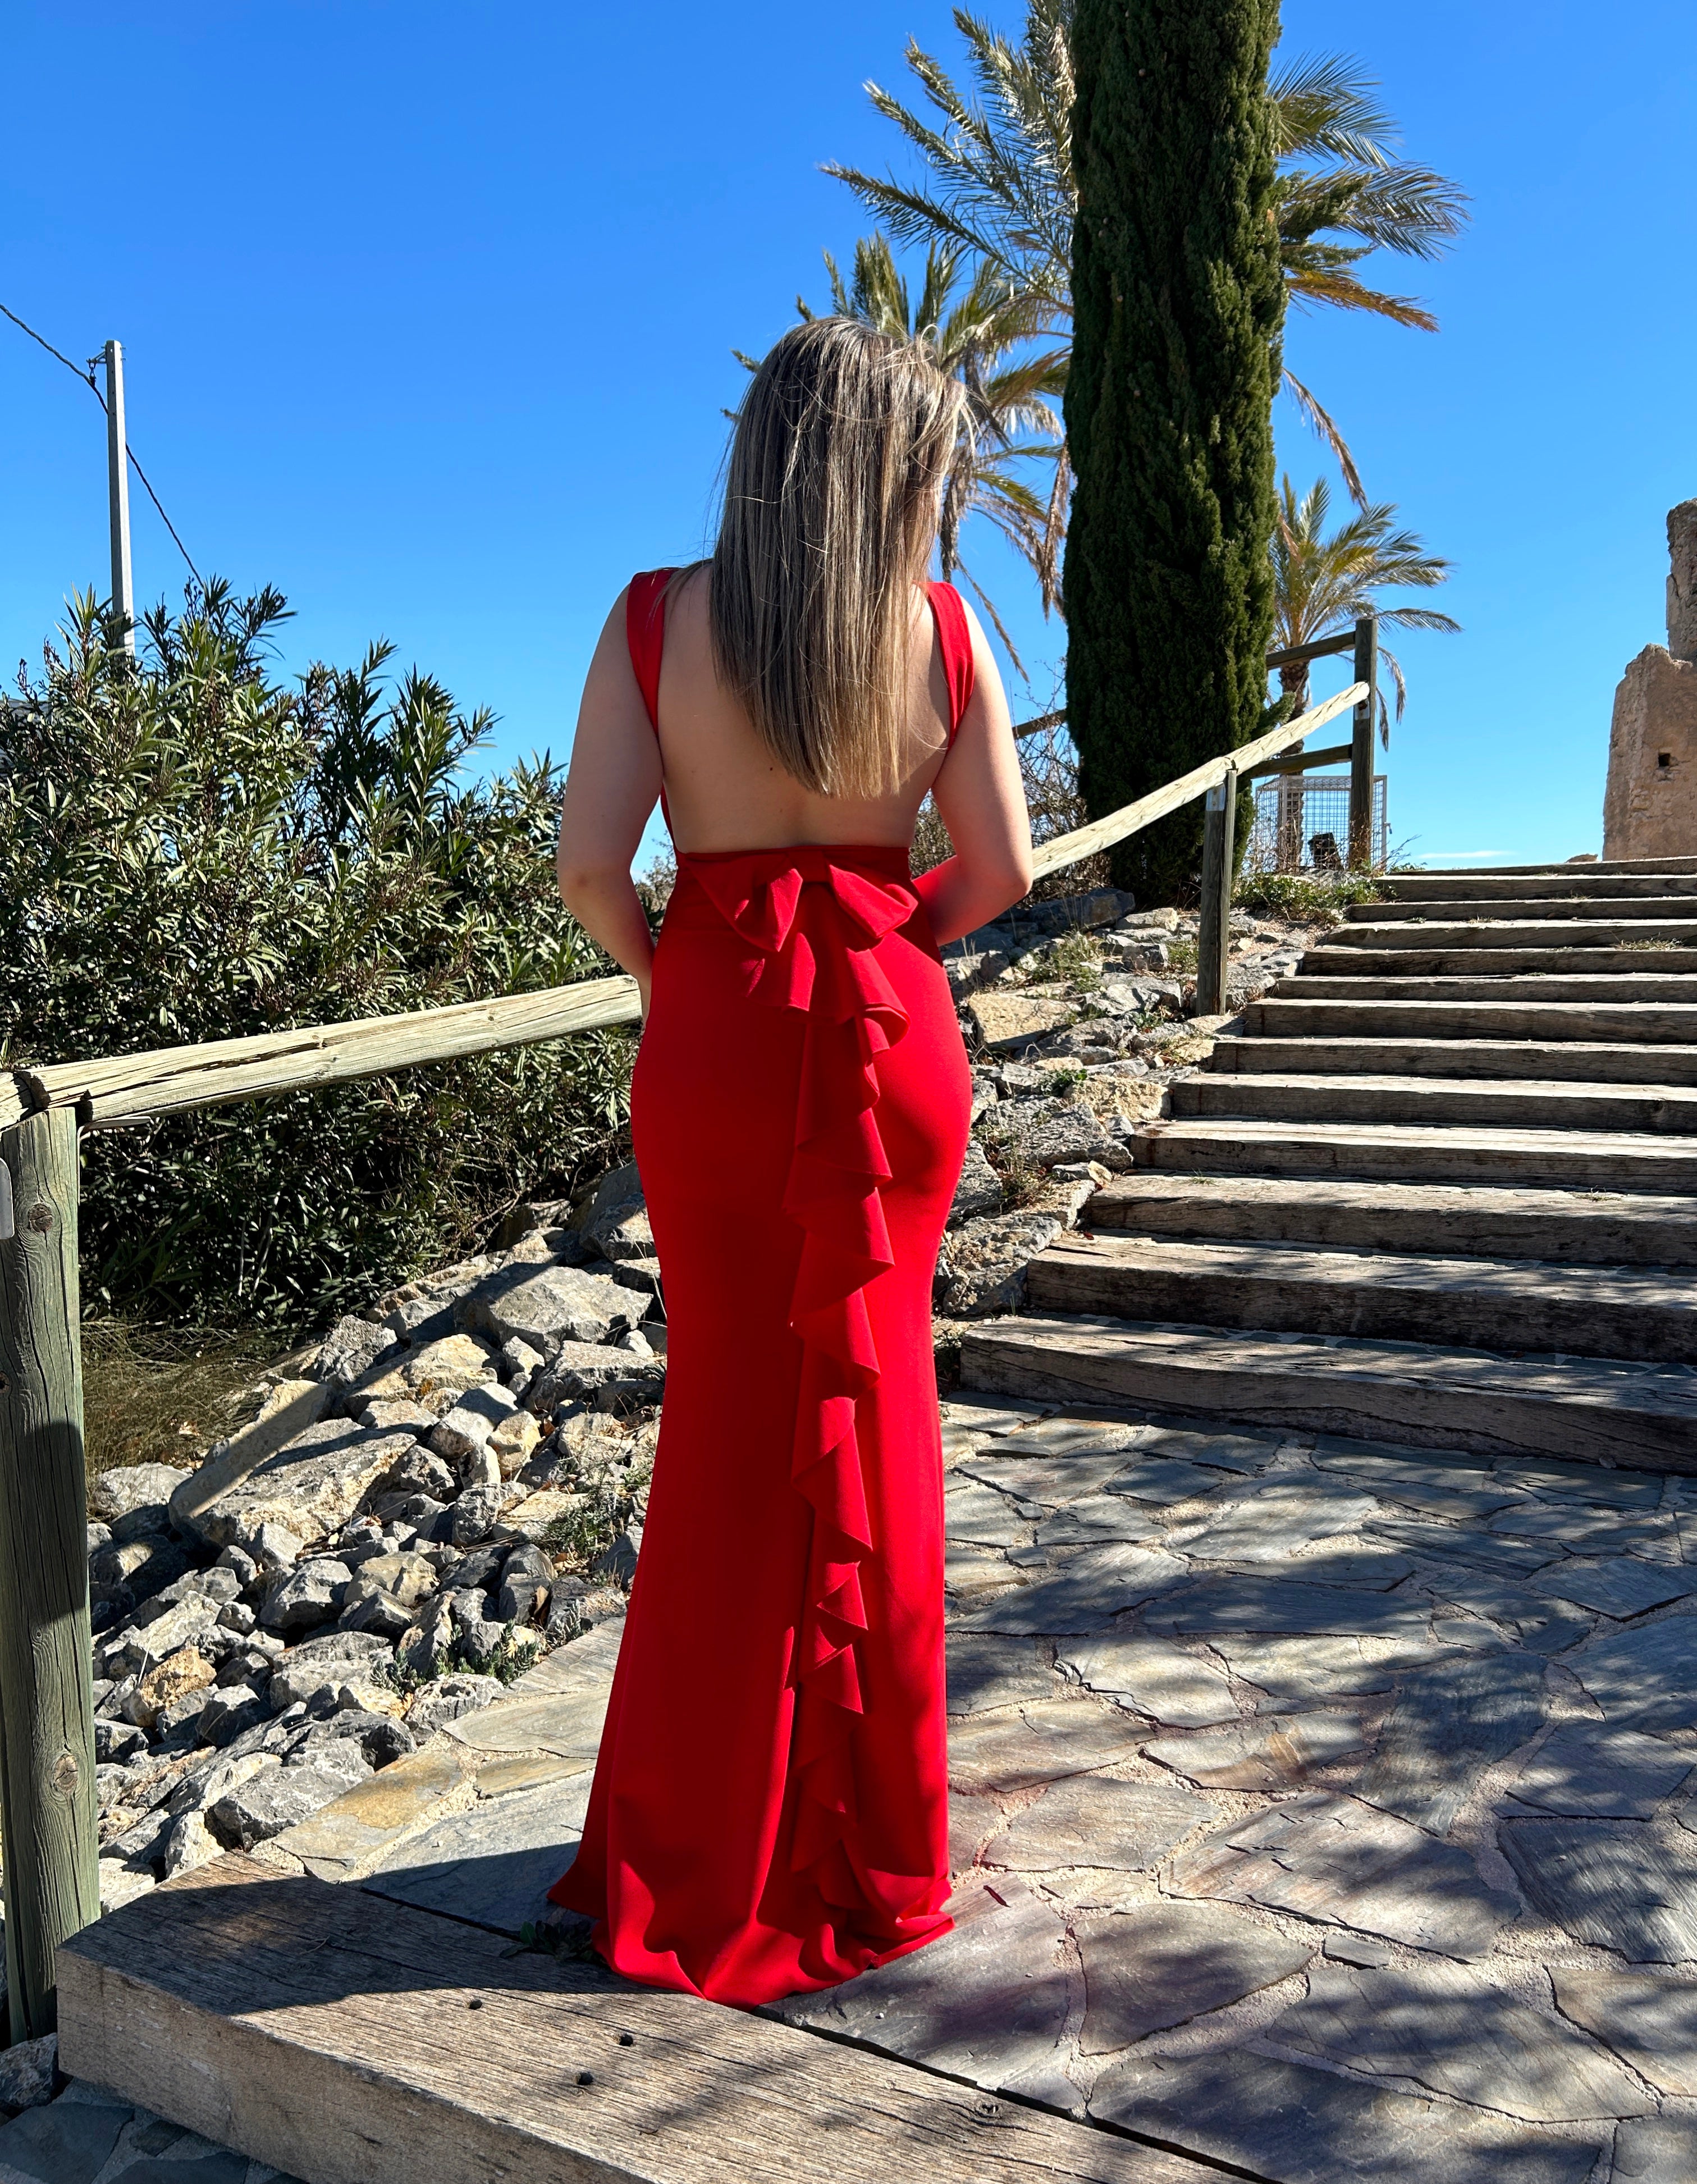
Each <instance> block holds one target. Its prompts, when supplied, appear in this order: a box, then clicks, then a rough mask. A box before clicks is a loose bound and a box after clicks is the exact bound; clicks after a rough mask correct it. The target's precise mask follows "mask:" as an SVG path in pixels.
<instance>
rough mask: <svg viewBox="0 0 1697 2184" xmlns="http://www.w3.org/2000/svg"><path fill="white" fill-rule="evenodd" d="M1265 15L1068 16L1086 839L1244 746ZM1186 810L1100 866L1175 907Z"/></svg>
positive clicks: (1263, 306)
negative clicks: (1128, 807) (1140, 801)
mask: <svg viewBox="0 0 1697 2184" xmlns="http://www.w3.org/2000/svg"><path fill="white" fill-rule="evenodd" d="M1277 22H1278V8H1277V0H1077V8H1076V14H1075V20H1074V31H1073V53H1074V62H1075V68H1076V71H1077V102H1076V103H1075V105H1074V108H1073V120H1072V137H1073V161H1074V166H1075V170H1076V173H1077V185H1078V212H1077V222H1076V225H1075V226H1074V230H1073V262H1072V289H1073V307H1074V328H1073V343H1072V361H1071V369H1070V372H1069V376H1068V380H1067V387H1066V430H1067V437H1068V442H1069V445H1070V448H1071V458H1072V463H1073V467H1074V470H1075V472H1076V476H1077V483H1076V487H1075V490H1074V494H1073V501H1072V511H1071V519H1070V524H1069V529H1068V537H1067V544H1066V560H1065V585H1064V596H1065V610H1066V618H1067V666H1066V681H1067V707H1068V726H1069V728H1070V730H1071V735H1072V738H1073V740H1074V742H1075V744H1077V749H1078V753H1079V760H1080V783H1081V788H1082V794H1083V796H1084V799H1085V803H1086V805H1087V806H1088V810H1089V812H1090V815H1091V816H1092V817H1093V818H1099V817H1101V816H1104V815H1105V814H1106V813H1108V812H1110V811H1114V810H1116V809H1117V807H1118V806H1120V805H1123V804H1129V803H1130V802H1131V801H1132V799H1133V798H1135V797H1138V796H1142V795H1145V794H1148V792H1149V790H1151V789H1153V788H1159V787H1160V785H1161V784H1162V783H1164V782H1167V781H1171V779H1172V778H1173V777H1175V776H1176V775H1177V774H1181V773H1183V772H1188V769H1189V768H1190V767H1192V766H1199V765H1200V764H1201V763H1202V761H1203V760H1205V759H1208V758H1212V757H1215V756H1217V755H1218V754H1219V753H1221V751H1225V750H1229V749H1232V747H1233V746H1234V745H1236V744H1240V743H1244V742H1245V741H1247V740H1248V738H1249V737H1250V736H1251V735H1253V734H1254V733H1255V729H1256V727H1257V726H1258V725H1259V723H1260V720H1261V717H1262V709H1263V706H1264V704H1265V699H1266V666H1265V664H1264V663H1265V654H1266V645H1267V639H1268V637H1269V635H1270V633H1271V627H1272V571H1271V557H1270V542H1271V536H1272V526H1273V515H1274V500H1273V452H1272V415H1271V412H1272V397H1273V391H1274V389H1275V387H1277V378H1278V348H1279V333H1280V329H1281V326H1282V321H1283V313H1284V288H1283V282H1282V277H1281V274H1280V268H1279V257H1278V236H1277V228H1276V226H1275V221H1274V208H1273V181H1274V148H1273V135H1272V117H1271V108H1270V105H1269V103H1268V100H1267V97H1266V75H1267V62H1268V58H1269V56H1270V54H1271V48H1272V45H1273V42H1274V38H1275V36H1276V35H1277ZM1201 836H1202V812H1201V806H1200V805H1189V806H1188V808H1187V809H1185V810H1184V811H1178V812H1175V813H1174V814H1173V815H1172V816H1171V818H1168V819H1165V820H1163V821H1161V822H1160V823H1159V824H1158V825H1157V826H1155V827H1151V828H1149V829H1147V830H1146V831H1145V832H1144V833H1141V834H1138V835H1134V836H1133V837H1132V839H1131V840H1130V841H1129V842H1127V843H1124V844H1121V847H1120V848H1119V849H1118V850H1116V852H1115V855H1114V866H1115V878H1116V882H1117V883H1118V884H1120V885H1121V886H1122V887H1128V888H1131V889H1133V890H1134V891H1135V892H1136V894H1138V897H1139V899H1140V900H1143V901H1145V902H1169V901H1171V900H1173V899H1174V898H1175V896H1177V895H1179V894H1182V892H1183V891H1184V890H1185V889H1187V888H1188V887H1189V886H1191V885H1193V883H1194V881H1195V877H1196V875H1197V872H1198V871H1199V866H1200V858H1201Z"/></svg>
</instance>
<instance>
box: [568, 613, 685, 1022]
mask: <svg viewBox="0 0 1697 2184" xmlns="http://www.w3.org/2000/svg"><path fill="white" fill-rule="evenodd" d="M659 793H660V753H659V739H658V738H657V737H656V736H655V734H654V730H653V728H652V727H650V726H649V725H648V708H647V707H646V706H645V705H643V694H642V692H641V691H640V690H639V689H638V688H637V678H636V675H635V673H634V672H633V671H632V666H631V655H630V649H629V647H628V646H627V644H626V639H625V594H624V593H622V592H620V594H619V596H618V598H617V599H616V600H615V602H614V605H613V611H612V613H611V614H610V615H609V616H608V617H607V622H606V627H604V629H603V631H602V632H601V641H600V643H598V645H597V646H596V648H595V657H594V659H593V660H591V662H590V663H589V674H588V677H587V681H586V682H585V683H584V685H583V702H582V704H581V705H580V706H579V707H578V711H577V733H576V736H575V737H574V738H573V740H572V745H571V768H570V772H569V773H568V774H567V776H566V781H565V802H564V803H563V805H561V807H560V815H559V848H558V850H556V852H555V855H554V868H555V870H556V872H558V873H559V892H560V898H561V900H563V901H564V903H565V906H566V908H567V909H568V910H569V911H570V912H571V914H572V916H573V917H575V918H576V920H577V922H578V923H579V924H580V925H581V927H582V928H583V929H584V931H585V932H586V933H587V934H588V935H589V937H590V939H592V940H593V941H595V942H596V943H597V944H598V945H599V946H601V947H603V948H604V949H605V950H606V951H607V953H608V954H609V956H611V957H612V958H613V961H615V963H618V964H620V965H621V966H622V967H623V968H624V969H626V971H628V972H630V973H631V976H632V978H634V979H635V980H636V982H637V985H638V986H639V987H640V989H642V996H643V1015H644V1016H646V1015H647V1014H648V977H649V971H650V967H651V966H652V963H653V961H654V941H653V939H652V937H651V936H650V934H649V932H648V918H647V917H646V915H645V914H644V912H643V905H642V902H641V900H640V899H639V897H638V896H637V890H636V888H635V886H634V885H633V884H632V879H631V860H632V858H633V857H634V856H635V855H636V854H637V847H638V845H639V844H640V843H641V841H642V838H643V827H646V826H647V825H648V816H649V814H650V813H651V812H652V811H653V810H654V805H655V804H656V803H657V801H658V800H659Z"/></svg>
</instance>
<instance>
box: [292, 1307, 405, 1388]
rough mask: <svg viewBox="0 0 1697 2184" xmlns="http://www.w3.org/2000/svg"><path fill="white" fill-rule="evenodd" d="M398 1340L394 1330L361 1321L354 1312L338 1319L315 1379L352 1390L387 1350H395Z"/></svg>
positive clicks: (316, 1365) (317, 1362)
mask: <svg viewBox="0 0 1697 2184" xmlns="http://www.w3.org/2000/svg"><path fill="white" fill-rule="evenodd" d="M397 1341H398V1336H397V1335H396V1333H395V1330H394V1329H393V1328H392V1327H384V1326H382V1325H381V1324H380V1323H377V1322H376V1321H373V1320H369V1319H357V1318H354V1317H353V1314H352V1313H351V1312H350V1313H349V1314H348V1316H347V1317H346V1318H342V1319H338V1320H337V1323H336V1324H335V1326H334V1327H332V1328H331V1330H330V1332H329V1334H326V1335H325V1338H324V1341H323V1343H322V1344H321V1345H320V1349H319V1353H318V1357H317V1358H316V1359H315V1361H314V1366H313V1377H314V1379H318V1380H337V1381H340V1382H341V1383H342V1385H343V1386H344V1387H348V1388H351V1387H352V1386H353V1384H354V1383H355V1381H357V1380H359V1379H363V1378H364V1375H365V1374H366V1373H369V1372H370V1369H371V1368H372V1366H373V1365H374V1364H375V1363H376V1361H377V1359H378V1358H379V1357H381V1355H382V1354H383V1352H384V1351H386V1350H392V1349H393V1348H394V1347H395V1346H396V1343H397Z"/></svg>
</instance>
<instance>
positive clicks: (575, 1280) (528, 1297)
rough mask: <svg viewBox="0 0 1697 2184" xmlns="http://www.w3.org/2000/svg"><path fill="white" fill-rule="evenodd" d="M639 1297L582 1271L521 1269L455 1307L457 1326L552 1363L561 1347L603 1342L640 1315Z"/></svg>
mask: <svg viewBox="0 0 1697 2184" xmlns="http://www.w3.org/2000/svg"><path fill="white" fill-rule="evenodd" d="M457 1315H458V1317H459V1319H460V1321H461V1323H463V1324H464V1325H465V1326H467V1327H470V1328H472V1329H476V1331H477V1332H479V1333H480V1334H487V1335H488V1336H489V1337H490V1338H491V1339H492V1341H493V1342H494V1344H495V1345H496V1346H497V1347H498V1346H500V1345H502V1344H504V1343H507V1342H510V1341H513V1340H515V1339H516V1340H519V1341H520V1342H526V1343H528V1344H529V1345H530V1346H531V1349H532V1350H536V1351H540V1352H541V1353H542V1357H544V1358H545V1359H548V1360H549V1361H552V1360H553V1359H554V1357H556V1356H557V1355H558V1353H559V1350H560V1347H561V1346H562V1345H563V1344H565V1343H568V1342H574V1343H602V1342H606V1341H608V1340H609V1339H610V1338H611V1337H612V1336H614V1335H615V1334H622V1333H623V1332H624V1331H625V1329H626V1328H630V1327H634V1326H635V1325H636V1324H637V1322H638V1321H639V1320H640V1319H641V1318H642V1316H643V1301H642V1299H641V1296H640V1295H639V1293H637V1292H636V1291H633V1290H627V1289H625V1288H624V1287H622V1286H621V1285H620V1284H619V1283H617V1282H615V1281H611V1280H609V1279H608V1277H607V1276H606V1275H604V1274H593V1273H587V1272H586V1271H585V1269H584V1268H581V1267H543V1268H538V1269H535V1270H532V1269H531V1268H518V1269H515V1270H514V1271H512V1272H507V1273H499V1274H495V1275H492V1276H491V1277H489V1278H488V1279H487V1280H485V1281H482V1282H480V1283H479V1284H477V1286H476V1289H474V1290H472V1291H471V1292H470V1295H468V1296H467V1297H465V1300H464V1301H462V1303H461V1304H460V1305H459V1307H457Z"/></svg>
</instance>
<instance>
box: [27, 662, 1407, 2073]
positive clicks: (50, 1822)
mask: <svg viewBox="0 0 1697 2184" xmlns="http://www.w3.org/2000/svg"><path fill="white" fill-rule="evenodd" d="M1368 691H1369V686H1368V685H1366V684H1364V683H1362V682H1360V681H1357V682H1355V683H1352V684H1351V686H1350V687H1349V688H1348V689H1347V690H1344V691H1340V692H1339V693H1338V695H1337V696H1336V697H1334V698H1328V699H1326V700H1325V702H1324V703H1323V704H1321V705H1316V706H1313V707H1311V708H1310V710H1309V711H1307V712H1306V713H1305V714H1304V715H1303V716H1301V718H1300V719H1299V720H1295V721H1290V722H1288V724H1286V725H1285V726H1284V727H1279V728H1275V729H1273V730H1271V732H1270V733H1268V734H1266V735H1264V736H1261V737H1259V738H1257V739H1256V740H1255V742H1254V743H1251V744H1245V745H1244V747H1243V748H1242V749H1238V750H1235V751H1232V752H1231V753H1229V754H1227V755H1225V756H1223V757H1221V758H1217V759H1210V760H1209V761H1208V762H1207V764H1206V765H1205V766H1197V767H1195V768H1193V770H1192V772H1189V773H1187V774H1185V775H1183V776H1182V777H1181V778H1180V779H1178V780H1177V781H1174V782H1170V783H1168V784H1167V785H1166V788H1160V789H1157V790H1155V793H1154V794H1152V795H1149V796H1145V797H1141V798H1139V799H1138V801H1137V802H1136V803H1135V804H1130V805H1127V806H1126V807H1125V809H1124V810H1123V811H1116V812H1113V813H1110V816H1108V817H1107V818H1105V819H1098V820H1094V821H1093V822H1091V824H1090V825H1088V827H1079V828H1077V829H1076V830H1075V831H1074V832H1073V833H1069V834H1063V835H1061V836H1060V837H1059V838H1057V839H1055V840H1054V841H1049V842H1045V843H1044V844H1043V845H1042V847H1041V848H1040V849H1039V850H1038V853H1037V855H1036V859H1035V868H1036V871H1037V872H1038V873H1039V874H1046V873H1049V872H1055V871H1058V870H1060V869H1061V868H1062V867H1064V866H1067V865H1070V864H1076V863H1077V861H1079V860H1080V859H1081V858H1083V857H1088V856H1092V855H1094V854H1095V853H1096V852H1097V851H1098V850H1104V849H1106V848H1108V847H1110V845H1111V844H1114V843H1116V842H1120V841H1123V840H1125V839H1126V838H1127V836H1128V835H1132V834H1134V833H1137V832H1138V830H1139V828H1141V827H1148V826H1150V825H1152V824H1153V823H1154V822H1155V821H1156V820H1157V819H1160V818H1164V817H1165V816H1166V814H1167V813H1169V812H1171V811H1177V810H1179V809H1180V808H1181V806H1182V805H1186V804H1188V803H1191V802H1192V801H1193V800H1194V799H1196V798H1198V797H1199V796H1206V797H1207V798H1208V799H1209V822H1208V832H1207V836H1206V841H1207V856H1208V864H1207V873H1208V878H1207V882H1206V891H1205V898H1204V903H1203V935H1204V940H1203V956H1204V961H1203V964H1202V967H1201V968H1200V970H1199V975H1198V993H1199V998H1200V999H1203V1000H1205V1001H1206V1003H1207V1006H1209V1007H1210V1008H1211V1007H1213V1006H1217V1004H1218V1000H1219V998H1220V996H1221V995H1222V994H1223V992H1224V990H1225V985H1224V981H1225V960H1226V947H1227V924H1228V917H1227V904H1228V902H1229V897H1230V892H1231V870H1232V837H1231V827H1232V807H1233V805H1234V804H1235V802H1236V797H1237V785H1238V782H1239V781H1240V780H1242V779H1243V778H1244V777H1245V776H1246V774H1248V773H1249V772H1251V771H1253V770H1254V769H1255V768H1256V767H1258V766H1262V765H1264V764H1271V763H1277V762H1280V761H1281V760H1282V762H1285V763H1294V762H1296V761H1295V760H1293V759H1292V757H1291V754H1293V753H1296V754H1298V755H1299V753H1300V749H1301V746H1302V744H1303V743H1304V742H1305V739H1306V738H1308V737H1309V736H1310V735H1312V734H1313V733H1315V731H1316V729H1318V728H1320V727H1323V726H1324V725H1325V723H1326V722H1327V721H1330V720H1332V719H1333V718H1335V717H1336V716H1337V715H1338V714H1339V713H1340V712H1342V711H1343V710H1344V708H1345V707H1346V706H1349V705H1358V706H1359V705H1362V704H1364V703H1365V701H1366V697H1367V695H1368ZM1357 717H1358V722H1359V717H1360V715H1359V711H1358V716H1357ZM1358 740H1359V727H1358ZM638 1006H639V1005H638V1000H637V982H636V980H635V979H634V978H594V979H589V980H586V981H584V982H583V983H580V984H576V985H570V986H557V987H554V988H553V989H550V990H548V991H547V992H543V993H537V994H512V995H505V996H504V997H502V998H500V999H498V1000H490V1001H466V1002H462V1003H460V1004H459V1005H458V1006H454V1007H452V1008H442V1009H424V1010H420V1011H415V1012H414V1013H412V1014H409V1015H405V1016H393V1017H372V1018H367V1019H364V1020H363V1021H361V1022H353V1023H340V1024H314V1025H309V1026H307V1027H306V1028H304V1029H298V1030H293V1031H283V1032H275V1033H264V1034H260V1035H259V1036H258V1037H255V1038H249V1039H215V1040H213V1041H211V1042H209V1043H208V1044H207V1045H200V1046H177V1047H167V1048H164V1049H162V1050H156V1051H153V1052H149V1053H142V1054H127V1055H119V1056H114V1057H112V1058H110V1059H108V1060H103V1061H70V1062H58V1063H54V1064H52V1065H49V1066H47V1067H42V1068H14V1069H12V1070H10V1071H0V1841H3V1860H4V1887H5V1914H6V1918H5V1927H6V1962H7V1972H8V1981H7V1985H8V2005H9V2009H10V2016H11V2029H12V2035H13V2037H14V2039H30V2038H34V2037H36V2036H39V2035H40V2034H42V2033H44V2032H47V2031H52V2030H53V2023H54V2015H55V2007H56V2001H55V1975H54V1969H53V1952H54V1950H55V1948H56V1947H58V1943H59V1942H62V1941H64V1940H66V1939H68V1938H69V1936H70V1935H72V1934H74V1933H76V1932H77V1931H80V1930H81V1928H82V1927H83V1926H85V1925H87V1924H88V1923H89V1922H90V1921H91V1920H92V1919H94V1918H96V1917H97V1915H98V1912H99V1880H98V1870H97V1857H98V1845H97V1808H96V1797H95V1780H94V1693H93V1688H92V1638H91V1631H90V1620H89V1604H88V1557H87V1539H86V1496H85V1490H84V1451H83V1418H82V1362H81V1341H80V1334H79V1329H80V1324H81V1312H80V1305H79V1297H78V1275H77V1225H78V1196H79V1153H78V1138H79V1134H80V1132H81V1130H83V1129H85V1128H93V1129H98V1128H101V1127H102V1126H103V1125H108V1126H110V1125H116V1124H120V1123H134V1122H136V1121H139V1120H142V1119H145V1118H149V1117H159V1116H164V1115H173V1114H181V1113H183V1112H186V1111H187V1110H189V1109H192V1108H196V1107H207V1106H218V1105H222V1104H224V1103H225V1102H229V1101H232V1100H254V1099H260V1098H263V1097H264V1096H265V1095H267V1094H270V1093H275V1092H287V1091H298V1090H300V1089H303V1088H308V1087H312V1086H315V1085H324V1084H346V1083H348V1081H349V1080H350V1079H352V1078H359V1077H370V1076H377V1075H381V1074H385V1073H388V1072H389V1071H392V1070H395V1069H404V1068H410V1067H415V1066H417V1065H419V1064H421V1063H426V1062H437V1061H453V1060H456V1059H459V1058H462V1057H465V1056H470V1055H475V1054H487V1053H489V1052H491V1051H492V1050H495V1049H498V1048H502V1047H509V1046H522V1045H528V1044H531V1043H533V1042H535V1041H537V1040H540V1039H561V1038H565V1037H566V1036H568V1035H569V1034H571V1033H574V1032H582V1031H589V1030H593V1029H596V1028H600V1027H604V1026H609V1025H613V1024H622V1023H631V1022H635V1021H636V1018H637V1014H638Z"/></svg>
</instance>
